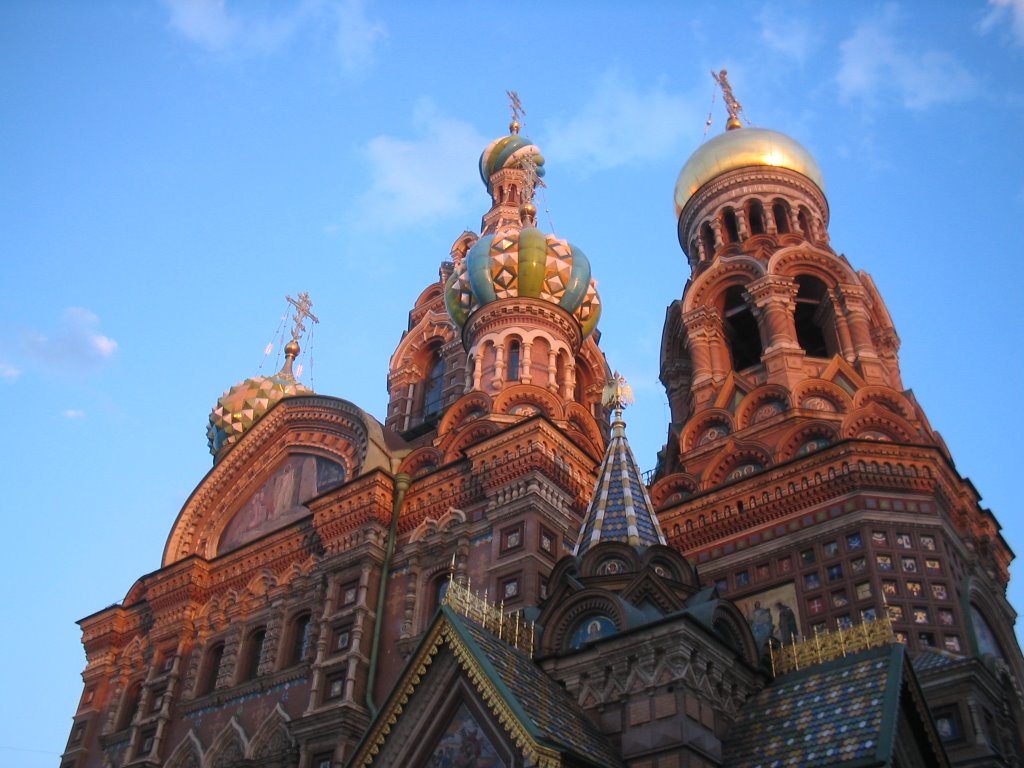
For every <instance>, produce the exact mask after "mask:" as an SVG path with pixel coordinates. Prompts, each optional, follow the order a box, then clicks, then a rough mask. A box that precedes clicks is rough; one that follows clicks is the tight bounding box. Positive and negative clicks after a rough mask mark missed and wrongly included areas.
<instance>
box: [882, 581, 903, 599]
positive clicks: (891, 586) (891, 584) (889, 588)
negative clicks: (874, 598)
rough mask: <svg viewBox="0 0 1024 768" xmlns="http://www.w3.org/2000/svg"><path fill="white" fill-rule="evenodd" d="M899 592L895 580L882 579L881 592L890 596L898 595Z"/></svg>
mask: <svg viewBox="0 0 1024 768" xmlns="http://www.w3.org/2000/svg"><path fill="white" fill-rule="evenodd" d="M899 592H900V588H899V586H898V585H897V584H896V582H895V581H883V582H882V594H883V595H885V596H886V597H892V596H894V595H898V594H899Z"/></svg>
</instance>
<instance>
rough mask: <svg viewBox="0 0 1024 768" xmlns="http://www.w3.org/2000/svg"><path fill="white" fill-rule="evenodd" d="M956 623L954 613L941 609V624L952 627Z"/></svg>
mask: <svg viewBox="0 0 1024 768" xmlns="http://www.w3.org/2000/svg"><path fill="white" fill-rule="evenodd" d="M955 622H956V618H955V617H954V616H953V612H952V611H951V610H949V609H948V608H939V624H942V625H943V626H945V627H952V626H953V624H954V623H955Z"/></svg>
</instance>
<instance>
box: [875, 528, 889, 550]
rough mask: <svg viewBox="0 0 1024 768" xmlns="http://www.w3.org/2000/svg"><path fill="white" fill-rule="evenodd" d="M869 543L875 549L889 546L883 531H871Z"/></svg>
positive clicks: (887, 538)
mask: <svg viewBox="0 0 1024 768" xmlns="http://www.w3.org/2000/svg"><path fill="white" fill-rule="evenodd" d="M871 543H872V544H874V545H875V546H876V547H885V546H888V545H889V537H888V536H887V535H886V533H885V531H872V533H871Z"/></svg>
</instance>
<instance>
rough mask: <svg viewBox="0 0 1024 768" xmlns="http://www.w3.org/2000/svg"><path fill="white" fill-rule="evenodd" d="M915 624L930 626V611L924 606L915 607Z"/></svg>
mask: <svg viewBox="0 0 1024 768" xmlns="http://www.w3.org/2000/svg"><path fill="white" fill-rule="evenodd" d="M914 623H915V624H930V623H931V619H930V618H929V616H928V609H927V608H925V607H924V606H923V605H916V606H914Z"/></svg>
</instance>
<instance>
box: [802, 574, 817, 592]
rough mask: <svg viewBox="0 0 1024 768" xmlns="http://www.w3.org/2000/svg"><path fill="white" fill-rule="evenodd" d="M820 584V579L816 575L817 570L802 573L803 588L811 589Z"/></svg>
mask: <svg viewBox="0 0 1024 768" xmlns="http://www.w3.org/2000/svg"><path fill="white" fill-rule="evenodd" d="M820 586H821V579H820V578H819V577H818V572H817V571H815V572H814V573H808V574H805V575H804V589H806V590H812V589H818V588H819V587H820Z"/></svg>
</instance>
